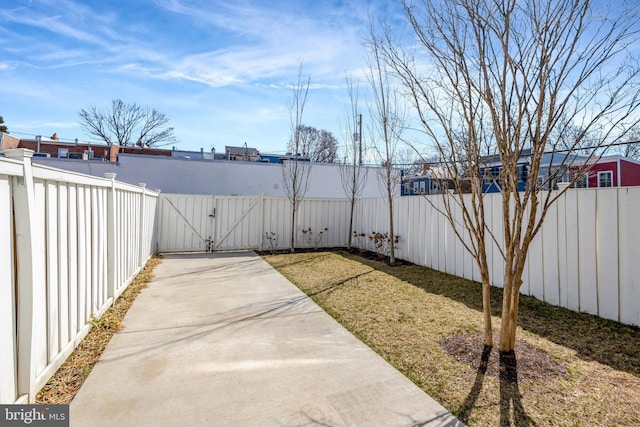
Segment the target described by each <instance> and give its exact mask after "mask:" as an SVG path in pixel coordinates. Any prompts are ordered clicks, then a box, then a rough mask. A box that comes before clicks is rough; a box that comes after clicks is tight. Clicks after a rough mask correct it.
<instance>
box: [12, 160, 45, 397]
mask: <svg viewBox="0 0 640 427" xmlns="http://www.w3.org/2000/svg"><path fill="white" fill-rule="evenodd" d="M4 155H5V156H6V157H8V158H10V159H14V160H20V161H22V167H23V175H22V177H18V178H14V181H13V201H14V209H15V212H16V213H17V214H16V215H15V227H16V260H17V270H16V281H17V285H18V291H17V295H16V297H17V299H18V310H17V311H18V313H17V314H18V316H17V320H18V361H17V362H18V396H20V399H24V398H25V397H26V398H27V399H28V401H29V402H30V403H33V402H35V398H36V393H37V390H36V372H35V371H36V367H35V360H34V357H33V356H34V352H35V342H34V339H35V331H34V312H35V304H36V302H35V296H36V295H35V292H34V289H33V285H34V280H38V277H37V276H38V274H37V272H36V270H35V269H36V268H39V269H43V268H44V265H40V266H37V265H36V260H37V259H38V254H37V245H36V244H35V242H34V238H35V237H36V236H35V233H36V212H35V209H36V202H35V195H34V187H33V171H32V169H31V157H32V156H33V151H32V150H27V149H24V148H15V149H10V150H6V151H5V152H4ZM25 395H26V396H25Z"/></svg>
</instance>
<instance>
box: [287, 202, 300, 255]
mask: <svg viewBox="0 0 640 427" xmlns="http://www.w3.org/2000/svg"><path fill="white" fill-rule="evenodd" d="M291 203H292V204H293V206H292V208H291V241H290V242H289V250H290V251H291V253H293V252H295V251H296V211H297V210H298V206H297V203H296V201H295V199H294V200H292V201H291Z"/></svg>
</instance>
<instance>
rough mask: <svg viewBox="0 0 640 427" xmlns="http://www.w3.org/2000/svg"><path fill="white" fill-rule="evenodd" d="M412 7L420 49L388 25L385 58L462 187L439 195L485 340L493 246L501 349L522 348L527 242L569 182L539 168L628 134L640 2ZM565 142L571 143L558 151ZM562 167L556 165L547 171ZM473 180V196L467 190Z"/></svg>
mask: <svg viewBox="0 0 640 427" xmlns="http://www.w3.org/2000/svg"><path fill="white" fill-rule="evenodd" d="M403 5H404V10H405V14H406V17H407V18H408V21H409V22H410V25H411V27H412V29H413V31H414V32H415V35H416V36H417V38H418V41H419V49H417V50H413V51H408V50H403V49H402V48H401V46H400V45H399V44H397V43H394V42H393V40H392V38H391V35H390V33H389V32H387V33H386V43H385V54H386V58H387V60H388V61H389V63H390V64H391V66H392V67H393V68H394V69H395V70H396V71H397V73H398V75H399V76H400V78H401V79H402V80H403V83H404V85H405V87H406V88H407V91H408V93H409V95H410V97H411V99H412V101H413V104H414V107H415V110H416V112H417V115H418V116H419V118H420V121H421V123H422V128H423V130H424V133H425V135H426V137H427V138H428V140H429V141H430V144H431V145H432V146H434V147H436V149H437V151H438V152H439V153H440V157H441V158H442V159H443V163H442V164H441V165H442V169H443V174H446V175H448V176H447V178H450V179H451V181H452V182H453V183H454V185H455V187H456V193H457V194H455V195H454V196H449V197H443V198H442V199H441V200H442V206H443V208H441V212H442V213H443V214H444V215H445V217H446V218H447V219H448V221H449V222H450V224H451V226H452V228H453V230H454V232H455V233H456V235H457V236H458V238H459V240H460V241H461V242H462V244H464V246H465V247H466V249H467V250H468V251H469V252H470V253H471V254H472V255H473V257H474V258H475V260H476V263H477V265H478V268H479V272H480V276H481V280H482V290H483V305H484V318H485V344H486V345H487V346H492V345H493V336H492V331H491V307H490V299H489V292H490V291H489V289H490V288H489V285H490V283H491V277H490V269H489V266H488V264H487V248H488V247H489V245H492V244H493V245H495V246H496V247H497V248H498V250H499V252H500V254H501V255H502V258H503V259H504V271H503V283H504V292H503V301H502V319H501V330H500V346H499V350H500V351H503V352H506V351H513V349H514V346H515V334H516V325H517V319H518V308H519V291H520V286H521V285H522V275H523V271H524V267H525V260H526V257H527V253H528V250H529V245H530V244H531V241H532V239H533V238H534V237H535V236H536V234H537V233H538V231H539V230H540V228H541V226H542V223H543V221H544V219H545V216H546V214H547V212H548V210H549V207H550V206H551V205H552V204H553V202H554V201H555V200H557V198H558V197H559V196H560V195H561V194H562V193H563V191H566V190H563V191H541V189H540V187H539V186H538V177H539V175H540V174H541V173H544V172H545V171H544V170H545V168H547V167H549V166H548V165H555V166H565V167H572V166H573V165H572V162H573V161H574V160H575V155H574V154H573V153H571V150H573V149H576V148H580V149H582V148H583V146H584V145H585V144H583V143H584V141H585V139H586V138H587V135H590V132H591V131H594V130H596V131H597V132H596V134H597V135H598V140H597V141H592V142H591V143H590V144H588V145H589V146H591V147H594V148H592V151H591V152H592V154H593V155H598V154H597V153H598V148H600V149H601V148H602V147H604V146H605V145H606V144H608V143H610V142H615V141H618V140H620V139H621V138H624V137H625V135H626V134H627V133H628V132H629V130H630V129H633V128H634V127H635V126H636V124H637V110H638V95H637V94H638V80H639V79H638V77H639V69H638V66H637V63H636V62H635V59H634V58H633V56H632V55H631V49H632V48H633V49H636V48H637V44H636V43H637V41H638V22H639V21H638V8H639V6H638V3H637V2H633V3H632V4H626V3H625V2H623V3H622V4H619V3H616V4H615V6H614V7H613V8H610V9H604V8H605V6H603V5H602V4H596V3H595V2H590V1H574V0H542V1H540V0H524V1H519V0H506V1H502V2H495V1H491V0H452V1H448V2H442V1H436V0H420V1H417V2H415V5H414V3H412V2H410V1H403ZM596 8H600V9H596ZM566 123H573V124H576V125H577V126H576V129H578V131H577V132H574V134H573V135H572V136H571V138H570V139H566V138H565V140H564V141H562V138H558V134H559V133H562V132H559V130H560V128H561V127H562V126H564V124H566ZM560 143H564V144H565V147H566V149H568V150H569V151H564V152H559V151H558V147H559V144H560ZM486 147H492V148H493V150H495V151H494V152H495V153H496V154H495V156H494V158H495V159H497V160H498V161H499V162H500V165H501V169H500V172H499V174H498V176H497V177H495V179H496V180H497V181H498V183H499V188H500V193H501V196H502V197H501V200H502V222H503V229H502V230H491V229H490V228H489V225H488V224H487V222H486V220H485V205H484V197H483V196H484V195H483V192H482V184H483V176H481V172H480V171H481V170H482V169H483V166H485V165H486V163H487V159H486V157H484V156H483V153H485V151H484V150H485V149H486ZM549 153H551V155H549ZM545 154H546V157H545ZM523 158H525V159H526V173H524V174H523V173H522V172H523V168H522V159H523ZM583 164H584V163H583ZM574 165H578V163H575V164H574ZM559 173H563V172H562V168H560V167H557V168H556V169H555V170H554V171H550V172H549V173H548V179H554V178H557V176H555V177H554V176H552V175H554V174H556V175H557V174H559ZM575 176H577V174H576V175H575ZM465 180H466V181H467V182H469V184H470V191H471V194H468V195H464V194H462V191H461V189H462V186H463V182H464V181H465ZM522 180H524V182H525V184H524V189H522V188H521V186H519V181H520V182H521V181H522ZM494 233H495V234H494Z"/></svg>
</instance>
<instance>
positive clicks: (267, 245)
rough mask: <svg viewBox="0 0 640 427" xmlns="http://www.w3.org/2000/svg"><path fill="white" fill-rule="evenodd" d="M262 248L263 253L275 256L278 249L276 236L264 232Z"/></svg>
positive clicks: (272, 233)
mask: <svg viewBox="0 0 640 427" xmlns="http://www.w3.org/2000/svg"><path fill="white" fill-rule="evenodd" d="M262 248H263V250H265V251H269V252H270V253H271V254H275V252H276V249H277V248H278V235H277V234H276V233H274V232H273V231H265V233H264V235H263V236H262Z"/></svg>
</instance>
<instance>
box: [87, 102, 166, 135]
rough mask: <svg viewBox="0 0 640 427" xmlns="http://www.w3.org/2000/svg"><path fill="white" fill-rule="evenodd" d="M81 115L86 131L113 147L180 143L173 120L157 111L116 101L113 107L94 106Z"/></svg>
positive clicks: (112, 104) (112, 103)
mask: <svg viewBox="0 0 640 427" xmlns="http://www.w3.org/2000/svg"><path fill="white" fill-rule="evenodd" d="M78 115H79V116H80V125H82V127H83V128H84V129H85V131H86V132H87V133H88V134H89V135H90V136H91V137H94V138H97V139H98V140H100V141H104V142H105V143H106V144H107V145H109V146H111V145H114V144H117V145H120V146H121V147H127V146H131V145H134V144H137V145H139V146H159V145H168V144H174V143H175V142H176V138H175V136H174V134H173V128H172V127H170V126H169V118H168V117H167V116H166V115H165V114H164V113H161V112H159V111H158V110H156V109H155V108H154V109H149V108H148V107H141V106H139V105H138V104H136V103H132V104H128V103H126V102H124V101H122V100H120V99H114V100H112V101H111V108H105V109H100V108H98V107H96V106H90V107H88V108H86V109H82V110H80V112H79V113H78Z"/></svg>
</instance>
